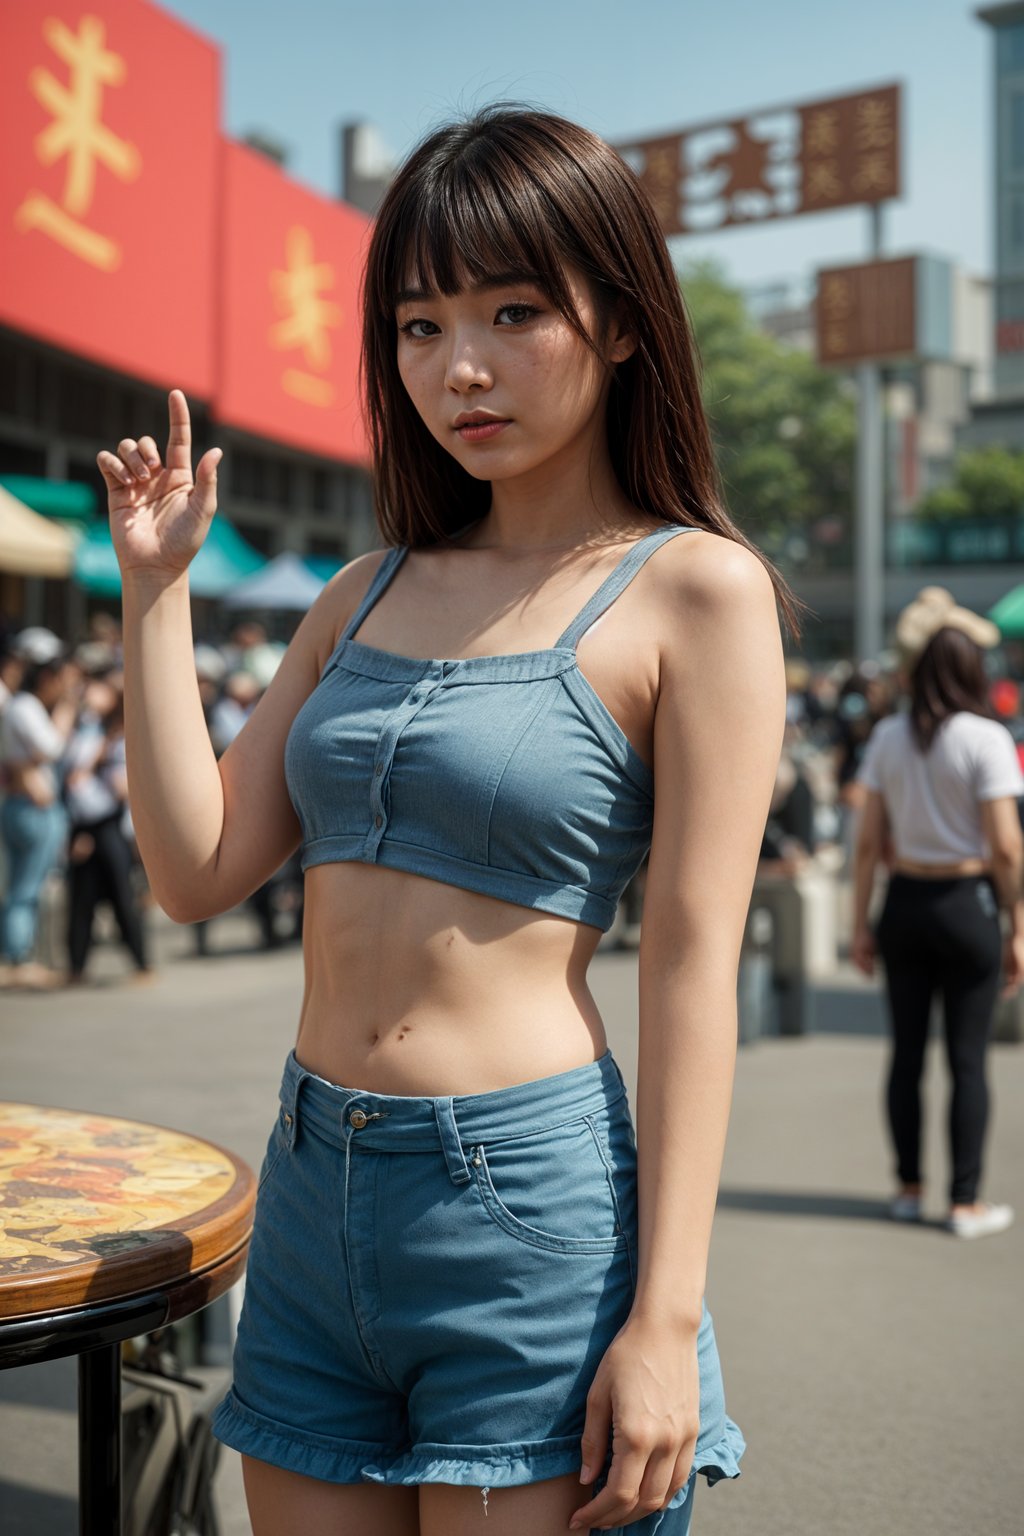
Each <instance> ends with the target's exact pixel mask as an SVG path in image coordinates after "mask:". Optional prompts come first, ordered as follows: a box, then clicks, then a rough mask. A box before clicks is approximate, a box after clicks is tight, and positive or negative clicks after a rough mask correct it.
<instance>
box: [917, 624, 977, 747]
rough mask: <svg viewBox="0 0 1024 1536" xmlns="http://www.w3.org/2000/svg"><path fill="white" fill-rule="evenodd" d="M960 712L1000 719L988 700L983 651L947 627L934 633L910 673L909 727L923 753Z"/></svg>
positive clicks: (958, 632) (959, 632) (956, 631)
mask: <svg viewBox="0 0 1024 1536" xmlns="http://www.w3.org/2000/svg"><path fill="white" fill-rule="evenodd" d="M960 710H966V711H967V712H968V713H969V714H972V715H981V716H982V717H983V719H985V720H998V719H999V714H998V713H997V711H996V710H995V708H994V707H993V705H992V701H991V698H990V697H989V681H988V673H987V672H986V671H985V654H984V651H983V650H982V648H981V646H980V645H979V644H978V643H977V641H976V640H972V639H971V637H970V635H965V634H964V632H963V630H962V629H954V628H953V626H952V625H951V624H946V625H943V627H942V628H941V629H937V630H936V631H935V634H934V635H933V636H932V638H931V639H930V640H929V642H928V644H927V645H926V646H925V648H924V650H923V651H922V652H921V654H920V656H919V657H918V659H917V661H916V662H915V663H914V667H913V670H912V671H911V673H910V710H909V714H910V726H911V730H912V731H913V734H914V739H915V740H916V742H917V745H918V747H919V748H920V750H921V751H922V752H927V751H928V749H929V747H930V746H931V744H932V742H933V741H934V740H935V734H936V732H937V731H938V729H939V726H940V725H941V724H942V722H943V721H944V720H948V719H949V717H950V715H955V714H957V713H958V712H959V711H960Z"/></svg>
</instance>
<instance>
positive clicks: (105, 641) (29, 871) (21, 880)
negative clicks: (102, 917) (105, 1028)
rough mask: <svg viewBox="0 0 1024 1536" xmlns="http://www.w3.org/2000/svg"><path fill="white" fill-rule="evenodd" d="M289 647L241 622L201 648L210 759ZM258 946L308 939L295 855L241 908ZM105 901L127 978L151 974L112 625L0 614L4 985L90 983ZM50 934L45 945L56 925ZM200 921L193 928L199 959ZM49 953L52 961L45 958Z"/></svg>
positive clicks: (203, 928)
mask: <svg viewBox="0 0 1024 1536" xmlns="http://www.w3.org/2000/svg"><path fill="white" fill-rule="evenodd" d="M284 649H285V647H284V645H283V644H282V643H280V642H270V641H268V640H267V636H266V632H265V630H264V628H263V626H262V625H260V624H258V623H255V622H252V621H246V622H244V623H239V624H237V625H236V626H235V627H234V628H233V629H232V630H231V632H230V634H229V635H228V636H227V638H226V639H224V640H223V642H218V643H210V642H203V643H200V644H197V645H196V646H195V665H196V678H197V683H198V687H199V694H200V698H201V700H202V705H203V712H204V715H205V717H206V722H207V728H208V730H209V732H210V739H211V741H212V743H213V747H214V750H215V752H216V754H217V756H218V757H219V756H221V754H222V753H223V752H225V751H226V750H227V748H228V747H229V746H230V744H231V742H232V741H233V740H234V738H235V736H236V735H237V734H238V732H239V731H240V730H241V729H242V727H243V725H244V724H245V721H246V719H247V718H248V716H249V714H250V713H251V712H252V710H253V708H254V707H255V705H256V703H257V702H258V701H259V699H260V697H261V696H262V694H263V691H264V689H265V688H266V687H267V685H268V684H269V682H270V680H271V678H272V677H273V675H274V673H275V671H276V669H277V667H278V665H279V664H280V660H281V656H282V655H283V653H284ZM246 905H247V907H248V908H249V909H250V911H251V912H252V914H253V916H254V919H255V922H256V928H257V934H258V943H259V945H260V946H261V947H262V948H267V949H269V948H272V947H276V946H277V945H280V944H284V943H288V942H294V941H298V940H300V939H301V935H302V880H301V873H300V871H299V867H298V858H297V855H296V856H295V858H293V859H290V860H289V861H288V862H287V863H286V864H285V865H284V866H283V867H282V868H281V869H280V870H278V871H277V872H276V873H275V875H274V877H273V878H272V879H271V880H270V881H268V882H267V883H266V885H264V886H262V887H261V888H260V889H259V890H258V891H256V892H254V893H253V895H252V896H251V897H250V898H249V901H248V902H247V903H246ZM103 906H106V907H107V908H108V909H109V911H110V913H111V915H112V918H113V920H114V923H115V925H116V931H117V935H118V937H119V939H120V941H121V943H122V944H123V946H124V950H125V952H126V958H127V960H128V961H129V962H130V964H129V965H128V967H127V968H126V980H129V981H133V982H135V983H144V982H145V981H147V980H149V979H150V978H152V976H153V975H154V974H155V967H154V964H153V959H152V942H151V935H150V931H149V930H150V926H151V922H150V914H151V913H152V910H153V906H154V903H153V900H152V897H151V895H150V892H149V889H148V885H147V881H146V876H145V870H144V868H143V866H142V863H141V860H140V858H139V854H138V849H137V846H136V843H135V836H134V831H133V827H132V816H131V806H130V803H129V794H128V780H127V771H126V762H125V737H124V677H123V671H122V649H121V630H120V625H119V623H118V621H117V619H115V618H114V617H113V616H112V615H111V614H108V613H96V614H94V615H93V616H92V618H91V619H90V620H89V624H88V631H87V634H86V637H85V638H84V639H83V640H81V641H80V642H79V643H77V644H70V643H68V642H66V641H65V640H63V639H62V638H61V637H60V636H59V635H56V634H55V633H54V632H53V631H52V630H49V629H46V628H44V627H42V626H39V625H32V626H30V627H28V628H22V629H14V628H12V627H11V626H10V625H8V626H4V625H3V622H2V620H0V982H2V983H3V984H4V985H6V986H8V987H30V988H42V987H56V986H76V985H81V984H83V983H84V982H85V981H86V979H87V971H88V962H89V956H90V951H91V950H92V947H93V943H94V936H95V932H96V925H95V918H96V914H97V912H98V910H99V909H100V908H101V907H103ZM47 916H49V917H50V918H52V919H55V925H56V930H57V931H56V935H55V936H51V938H50V942H49V943H46V942H44V933H43V930H44V929H46V930H47V933H49V932H50V930H52V929H53V927H54V922H51V923H50V924H49V925H47V924H46V923H44V921H43V920H44V918H45V917H47ZM209 926H210V925H209V924H208V923H195V924H192V925H191V927H192V932H193V935H194V946H195V951H196V953H197V954H206V953H208V951H209V937H208V930H209ZM45 950H49V953H45V954H44V953H43V951H45Z"/></svg>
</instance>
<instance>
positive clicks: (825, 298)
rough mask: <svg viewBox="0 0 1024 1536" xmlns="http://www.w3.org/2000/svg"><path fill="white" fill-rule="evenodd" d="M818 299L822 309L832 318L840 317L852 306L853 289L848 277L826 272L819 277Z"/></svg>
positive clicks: (848, 311) (846, 313) (847, 312)
mask: <svg viewBox="0 0 1024 1536" xmlns="http://www.w3.org/2000/svg"><path fill="white" fill-rule="evenodd" d="M819 299H820V303H821V307H822V309H823V310H824V311H825V313H826V314H827V315H829V316H830V317H831V318H833V319H841V318H844V317H845V316H846V315H848V314H849V313H850V310H851V309H852V308H853V290H852V288H851V286H850V280H849V278H846V277H843V276H841V275H840V274H839V273H838V272H827V273H825V274H824V275H823V277H822V279H821V290H820V294H819Z"/></svg>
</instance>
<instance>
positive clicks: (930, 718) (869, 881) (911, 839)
mask: <svg viewBox="0 0 1024 1536" xmlns="http://www.w3.org/2000/svg"><path fill="white" fill-rule="evenodd" d="M999 640H1000V632H999V629H998V628H997V626H996V625H995V624H993V623H991V622H990V621H989V620H988V619H985V618H982V617H981V615H979V614H976V613H972V612H971V611H970V609H968V608H961V607H959V606H958V605H957V603H956V602H955V600H954V598H953V596H952V594H951V593H950V592H948V591H947V590H946V589H945V588H944V587H924V588H923V589H922V590H921V591H920V592H919V593H918V595H917V597H916V598H915V599H914V601H913V602H912V603H910V604H909V605H908V606H907V607H906V608H905V609H904V610H903V612H902V613H901V614H900V616H899V619H898V621H897V624H896V649H897V653H898V656H899V663H900V681H901V684H902V686H903V687H904V688H905V689H906V691H907V693H908V694H909V707H908V708H906V709H901V710H899V711H897V713H895V714H893V715H889V716H887V717H886V718H885V719H883V720H880V721H879V722H878V724H877V725H876V726H875V728H874V730H873V731H872V733H871V736H870V738H869V740H868V744H867V747H866V749H865V752H864V757H863V759H862V761H861V764H860V767H859V769H858V772H857V780H858V782H859V783H861V784H863V785H864V787H865V789H866V790H867V796H866V799H865V802H864V806H863V809H862V811H861V816H860V826H859V830H858V838H857V845H856V855H855V891H854V925H855V931H854V937H853V945H852V958H853V960H854V963H855V964H856V965H857V966H858V967H859V968H860V969H861V970H862V971H864V972H865V974H866V975H869V976H870V975H872V974H873V973H874V963H875V956H876V954H878V955H880V956H881V958H882V961H883V963H884V968H885V985H886V992H887V998H888V1008H889V1016H890V1024H891V1029H892V1037H893V1050H892V1056H891V1059H890V1065H889V1073H888V1080H887V1084H886V1108H887V1112H888V1121H889V1127H890V1130H891V1134H892V1141H893V1146H894V1149H895V1167H896V1175H897V1178H898V1179H899V1181H900V1189H899V1191H898V1192H897V1194H896V1195H895V1197H894V1198H893V1200H892V1203H891V1205H890V1213H891V1215H892V1216H893V1217H894V1218H895V1219H897V1220H903V1221H917V1220H920V1219H921V1214H922V1212H921V1207H922V1190H923V1180H922V1177H921V1166H920V1155H921V1090H920V1082H921V1073H922V1068H923V1065H924V1057H925V1049H926V1045H927V1040H928V1026H929V1020H930V1015H931V1004H932V998H933V995H934V993H935V992H936V991H940V992H941V994H942V1000H943V1022H944V1030H945V1043H946V1054H947V1059H948V1062H949V1068H950V1073H951V1076H952V1095H951V1098H950V1103H949V1137H950V1150H951V1162H952V1169H951V1175H950V1183H949V1208H948V1213H947V1215H946V1217H945V1225H946V1227H947V1228H948V1230H949V1231H951V1232H952V1233H954V1234H955V1235H956V1236H957V1237H981V1236H984V1235H986V1234H990V1233H995V1232H1001V1231H1004V1230H1005V1229H1006V1228H1007V1227H1008V1226H1009V1225H1010V1223H1011V1222H1012V1220H1013V1211H1012V1209H1011V1208H1010V1206H1008V1205H999V1204H993V1203H990V1202H987V1201H982V1200H979V1199H978V1188H979V1185H980V1183H981V1177H982V1152H983V1146H984V1141H985V1135H986V1130H987V1126H988V1120H989V1092H988V1085H987V1082H986V1075H985V1057H986V1047H987V1045H988V1040H989V1035H990V1031H991V1026H992V1019H993V1015H994V1011H995V1006H996V1001H997V998H998V997H999V996H1000V995H1002V996H1008V995H1010V994H1011V993H1012V992H1013V991H1015V990H1016V988H1017V987H1019V986H1020V983H1021V980H1022V979H1024V901H1022V899H1021V874H1022V867H1024V844H1022V833H1021V824H1020V819H1019V816H1018V812H1017V798H1018V797H1019V796H1020V795H1022V794H1024V773H1022V772H1021V767H1020V763H1019V760H1018V757H1017V750H1016V746H1015V743H1014V740H1013V737H1012V736H1011V735H1010V732H1009V730H1008V729H1007V727H1006V726H1005V725H1004V724H1003V723H1002V721H1001V720H999V719H998V718H997V716H996V714H995V711H994V710H993V708H992V706H991V704H990V702H989V683H988V676H987V673H986V669H985V657H984V651H985V649H986V648H989V647H991V646H994V645H996V644H998V643H999ZM887 845H888V847H889V848H890V850H891V853H890V857H889V858H888V859H886V849H887ZM883 861H886V862H888V863H889V884H888V888H887V890H886V895H885V900H884V903H883V906H882V910H881V913H880V915H879V917H878V920H877V923H876V924H875V925H874V927H872V926H871V925H870V924H869V922H868V907H869V905H870V901H871V895H872V889H873V883H874V873H875V866H876V865H877V864H878V863H879V862H883ZM1000 908H1002V909H1003V910H1004V911H1005V912H1006V914H1007V920H1008V921H1007V932H1006V935H1005V938H1004V937H1003V936H1002V932H1001V925H1000V916H999V912H1000ZM1001 983H1002V991H1001V990H1000V986H1001Z"/></svg>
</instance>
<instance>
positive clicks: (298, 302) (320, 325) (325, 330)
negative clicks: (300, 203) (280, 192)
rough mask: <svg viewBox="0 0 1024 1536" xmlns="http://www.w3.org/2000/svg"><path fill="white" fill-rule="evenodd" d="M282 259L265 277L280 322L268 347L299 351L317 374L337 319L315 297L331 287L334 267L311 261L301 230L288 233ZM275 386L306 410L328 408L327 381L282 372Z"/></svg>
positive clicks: (308, 238) (334, 308) (307, 237)
mask: <svg viewBox="0 0 1024 1536" xmlns="http://www.w3.org/2000/svg"><path fill="white" fill-rule="evenodd" d="M285 256H286V260H287V267H286V268H285V270H284V271H278V272H272V273H271V274H270V286H271V289H272V291H273V293H274V299H275V302H276V304H277V307H278V310H279V311H281V312H282V313H283V314H284V315H285V317H286V318H285V319H283V320H279V321H278V322H277V324H276V325H273V326H272V327H271V329H270V336H269V341H270V345H271V346H272V347H276V348H277V349H278V350H279V351H282V352H283V351H287V350H289V349H291V348H295V347H301V348H302V355H303V357H304V358H305V361H306V363H307V364H308V366H309V367H310V368H311V369H315V370H317V371H318V372H319V373H320V374H322V373H323V372H324V370H325V369H326V368H328V367H329V366H330V362H331V338H330V334H329V332H330V329H331V328H332V327H333V328H335V329H337V327H338V326H339V325H340V324H341V320H342V311H341V309H340V308H339V306H338V305H337V304H332V303H331V302H330V301H329V300H328V299H324V298H322V297H321V293H322V291H323V290H324V289H328V288H332V287H333V286H334V268H333V267H332V266H331V265H330V264H329V263H328V262H326V261H320V262H318V261H316V260H315V258H314V252H313V236H312V234H311V233H310V231H309V230H308V229H303V228H302V226H301V225H295V226H293V227H292V228H291V229H290V230H289V231H288V234H287V236H286V237H285ZM281 383H282V387H283V389H284V391H285V394H288V395H293V396H294V397H295V398H296V399H299V400H303V401H305V402H306V404H307V405H318V406H328V405H331V404H332V403H333V400H334V386H333V385H332V384H331V381H330V379H325V378H322V377H320V378H318V377H317V375H316V373H306V372H304V371H303V370H302V369H300V368H286V369H285V371H284V374H283V375H282V379H281Z"/></svg>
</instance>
